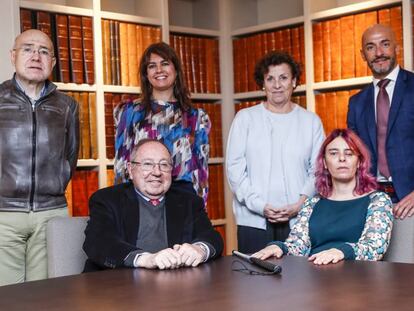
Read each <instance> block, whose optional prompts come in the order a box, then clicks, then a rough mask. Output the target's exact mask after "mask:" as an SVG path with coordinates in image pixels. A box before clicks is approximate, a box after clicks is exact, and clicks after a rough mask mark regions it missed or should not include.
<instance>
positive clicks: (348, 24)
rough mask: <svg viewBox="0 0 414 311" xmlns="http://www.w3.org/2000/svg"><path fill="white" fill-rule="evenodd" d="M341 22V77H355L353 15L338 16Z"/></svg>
mask: <svg viewBox="0 0 414 311" xmlns="http://www.w3.org/2000/svg"><path fill="white" fill-rule="evenodd" d="M339 21H340V24H341V78H342V79H349V78H353V77H355V45H354V15H348V16H343V17H341V18H340V20H339Z"/></svg>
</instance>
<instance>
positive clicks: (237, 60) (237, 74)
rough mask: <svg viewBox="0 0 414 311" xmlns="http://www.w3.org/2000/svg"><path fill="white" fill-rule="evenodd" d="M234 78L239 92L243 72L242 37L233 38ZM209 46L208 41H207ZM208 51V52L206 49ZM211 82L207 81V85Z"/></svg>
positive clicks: (235, 87) (236, 91)
mask: <svg viewBox="0 0 414 311" xmlns="http://www.w3.org/2000/svg"><path fill="white" fill-rule="evenodd" d="M232 43H233V80H234V92H235V93H239V92H241V91H240V72H241V68H240V65H241V61H240V55H241V49H240V43H241V39H233V42H232ZM206 44H207V46H208V43H206ZM206 53H208V51H207V49H206ZM208 84H209V83H208V82H207V85H208Z"/></svg>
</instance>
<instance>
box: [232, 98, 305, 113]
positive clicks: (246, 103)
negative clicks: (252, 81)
mask: <svg viewBox="0 0 414 311" xmlns="http://www.w3.org/2000/svg"><path fill="white" fill-rule="evenodd" d="M262 101H263V100H259V101H258V100H247V101H241V102H238V103H235V104H234V111H235V114H236V113H237V112H238V111H239V110H241V109H244V108H249V107H253V106H255V105H257V104H260V103H261V102H262ZM292 102H294V103H296V104H298V105H299V106H301V107H303V108H305V109H306V96H305V95H296V96H292Z"/></svg>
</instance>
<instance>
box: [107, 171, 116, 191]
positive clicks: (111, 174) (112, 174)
mask: <svg viewBox="0 0 414 311" xmlns="http://www.w3.org/2000/svg"><path fill="white" fill-rule="evenodd" d="M114 184H115V172H114V169H113V168H107V169H106V186H107V187H110V186H113V185H114Z"/></svg>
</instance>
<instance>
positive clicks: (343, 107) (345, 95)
mask: <svg viewBox="0 0 414 311" xmlns="http://www.w3.org/2000/svg"><path fill="white" fill-rule="evenodd" d="M348 101H349V91H337V92H336V127H337V128H346V127H347V126H346V115H347V113H348Z"/></svg>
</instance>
